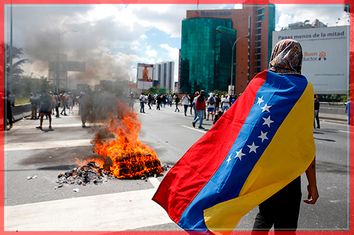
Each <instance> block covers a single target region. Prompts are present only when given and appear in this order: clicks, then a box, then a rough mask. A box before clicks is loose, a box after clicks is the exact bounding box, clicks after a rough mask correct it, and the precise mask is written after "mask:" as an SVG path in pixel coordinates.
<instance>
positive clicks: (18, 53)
mask: <svg viewBox="0 0 354 235" xmlns="http://www.w3.org/2000/svg"><path fill="white" fill-rule="evenodd" d="M10 49H12V66H11V57H10V52H11V50H10ZM5 55H6V58H5V66H4V67H5V68H6V73H7V75H8V78H9V79H8V81H9V80H18V79H19V78H20V77H21V75H22V74H23V72H24V71H23V69H22V66H23V65H24V64H25V63H27V62H29V60H28V59H23V58H22V57H23V56H24V53H23V49H22V48H17V47H14V46H12V48H11V47H10V45H9V44H6V45H5ZM11 67H12V77H11V78H10V77H9V76H10V72H11Z"/></svg>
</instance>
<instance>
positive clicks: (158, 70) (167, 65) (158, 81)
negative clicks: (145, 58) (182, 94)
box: [153, 61, 175, 92]
mask: <svg viewBox="0 0 354 235" xmlns="http://www.w3.org/2000/svg"><path fill="white" fill-rule="evenodd" d="M174 67H175V63H174V62H173V61H169V62H162V63H157V64H154V72H153V80H154V86H155V85H156V86H157V87H159V88H164V89H166V91H167V92H173V91H174V85H175V84H174Z"/></svg>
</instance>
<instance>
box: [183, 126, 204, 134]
mask: <svg viewBox="0 0 354 235" xmlns="http://www.w3.org/2000/svg"><path fill="white" fill-rule="evenodd" d="M182 126H183V127H184V128H187V129H190V130H193V131H197V132H200V133H203V134H205V133H206V131H203V130H199V129H196V128H194V127H189V126H185V125H182Z"/></svg>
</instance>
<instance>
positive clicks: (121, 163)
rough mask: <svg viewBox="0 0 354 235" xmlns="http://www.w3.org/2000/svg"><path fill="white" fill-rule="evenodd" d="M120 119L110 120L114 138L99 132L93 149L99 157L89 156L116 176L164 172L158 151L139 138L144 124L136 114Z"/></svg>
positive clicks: (108, 129)
mask: <svg viewBox="0 0 354 235" xmlns="http://www.w3.org/2000/svg"><path fill="white" fill-rule="evenodd" d="M121 118H122V119H121V120H119V119H117V118H115V119H113V118H112V119H110V120H109V121H108V123H107V126H106V129H107V132H108V133H112V134H114V136H115V139H104V138H102V135H101V134H96V137H95V139H94V140H93V143H94V147H93V152H95V153H96V154H98V155H99V156H100V157H93V158H91V159H87V160H86V161H85V162H84V163H87V162H90V161H94V162H96V163H97V164H98V165H99V166H101V167H102V168H105V169H106V170H109V171H110V173H111V174H112V175H113V176H114V177H116V178H139V177H142V176H146V175H152V174H157V175H158V174H160V173H161V172H163V168H162V167H161V163H160V160H159V159H158V158H157V154H156V153H155V151H154V150H153V149H152V148H151V147H149V146H147V145H146V144H144V143H142V142H141V141H140V140H139V138H138V137H139V131H140V128H141V124H140V122H139V120H138V117H137V115H136V114H135V113H132V112H127V113H125V114H124V115H123V117H121Z"/></svg>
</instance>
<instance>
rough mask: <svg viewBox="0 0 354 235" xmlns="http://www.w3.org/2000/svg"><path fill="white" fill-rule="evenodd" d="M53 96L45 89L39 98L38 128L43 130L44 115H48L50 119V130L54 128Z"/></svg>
mask: <svg viewBox="0 0 354 235" xmlns="http://www.w3.org/2000/svg"><path fill="white" fill-rule="evenodd" d="M52 105H53V103H52V97H51V96H50V95H49V92H48V91H44V92H43V93H42V95H41V96H40V98H39V118H40V120H39V126H37V127H36V128H38V129H40V130H42V124H43V117H44V116H46V117H48V119H49V130H52Z"/></svg>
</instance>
